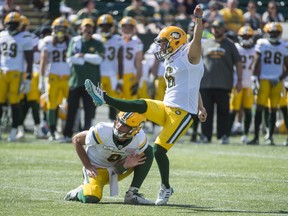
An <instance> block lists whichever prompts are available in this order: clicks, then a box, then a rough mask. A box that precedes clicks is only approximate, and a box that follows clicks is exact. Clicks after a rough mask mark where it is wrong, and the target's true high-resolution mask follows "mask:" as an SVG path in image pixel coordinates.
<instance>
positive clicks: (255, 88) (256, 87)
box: [251, 76, 260, 95]
mask: <svg viewBox="0 0 288 216" xmlns="http://www.w3.org/2000/svg"><path fill="white" fill-rule="evenodd" d="M251 80H252V82H253V84H252V90H253V94H254V95H258V92H259V86H260V84H259V81H258V77H257V76H252V77H251Z"/></svg>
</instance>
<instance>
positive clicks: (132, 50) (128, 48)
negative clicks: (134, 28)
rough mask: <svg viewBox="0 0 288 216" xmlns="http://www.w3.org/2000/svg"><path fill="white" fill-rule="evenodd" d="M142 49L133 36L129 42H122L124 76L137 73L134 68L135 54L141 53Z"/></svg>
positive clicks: (139, 42)
mask: <svg viewBox="0 0 288 216" xmlns="http://www.w3.org/2000/svg"><path fill="white" fill-rule="evenodd" d="M143 49H144V45H143V43H142V41H141V40H140V39H139V38H138V37H137V36H133V37H132V38H131V40H129V41H128V42H124V45H123V60H124V68H123V73H124V74H127V73H134V74H136V73H137V71H136V66H135V59H136V54H137V53H138V52H141V51H143Z"/></svg>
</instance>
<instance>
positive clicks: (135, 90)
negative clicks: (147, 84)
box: [130, 83, 139, 96]
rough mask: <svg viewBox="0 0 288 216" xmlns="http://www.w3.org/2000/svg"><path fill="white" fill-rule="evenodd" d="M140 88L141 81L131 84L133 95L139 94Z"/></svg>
mask: <svg viewBox="0 0 288 216" xmlns="http://www.w3.org/2000/svg"><path fill="white" fill-rule="evenodd" d="M138 88H139V83H135V84H134V85H132V86H131V88H130V91H131V95H132V96H133V95H136V94H137V92H138Z"/></svg>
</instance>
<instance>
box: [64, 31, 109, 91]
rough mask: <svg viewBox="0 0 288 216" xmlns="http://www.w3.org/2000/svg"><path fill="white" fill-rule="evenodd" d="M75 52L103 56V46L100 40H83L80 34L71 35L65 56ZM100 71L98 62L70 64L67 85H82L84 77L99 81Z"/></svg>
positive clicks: (72, 54)
mask: <svg viewBox="0 0 288 216" xmlns="http://www.w3.org/2000/svg"><path fill="white" fill-rule="evenodd" d="M77 53H84V54H86V53H89V54H98V55H100V56H102V57H104V46H103V44H102V42H101V41H99V40H95V39H93V38H91V39H90V40H88V41H84V40H83V38H82V37H81V36H76V37H73V38H72V40H71V41H70V43H69V47H68V51H67V58H69V57H71V56H74V55H75V54H77ZM100 78H101V71H100V65H99V64H97V65H96V64H91V63H89V62H87V61H85V62H84V64H73V63H72V65H71V76H70V80H69V87H70V88H71V87H72V88H73V87H79V86H84V82H85V80H86V79H91V80H92V81H93V82H94V83H95V84H97V83H98V82H99V83H100Z"/></svg>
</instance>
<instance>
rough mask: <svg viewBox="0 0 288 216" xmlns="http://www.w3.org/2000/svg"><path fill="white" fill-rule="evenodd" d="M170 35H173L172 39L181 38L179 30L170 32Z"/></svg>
mask: <svg viewBox="0 0 288 216" xmlns="http://www.w3.org/2000/svg"><path fill="white" fill-rule="evenodd" d="M171 37H173V38H174V39H176V40H178V39H180V38H181V34H180V33H179V32H172V33H171Z"/></svg>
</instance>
